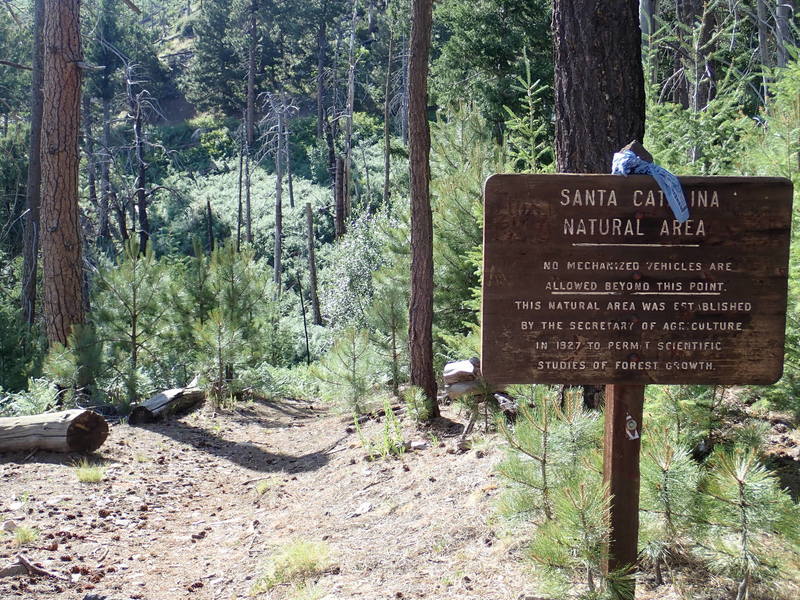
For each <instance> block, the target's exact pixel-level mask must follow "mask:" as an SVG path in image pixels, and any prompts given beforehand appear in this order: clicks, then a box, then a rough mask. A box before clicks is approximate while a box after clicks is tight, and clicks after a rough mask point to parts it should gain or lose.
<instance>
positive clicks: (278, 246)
mask: <svg viewBox="0 0 800 600" xmlns="http://www.w3.org/2000/svg"><path fill="white" fill-rule="evenodd" d="M282 140H283V97H281V104H280V107H279V108H278V141H277V145H276V149H275V255H274V257H273V265H274V267H275V272H274V275H273V281H274V282H275V285H276V287H277V293H278V295H280V292H281V253H282V251H283V249H282V246H283V202H282V200H283V198H282V196H283V161H282V160H281V155H282V154H283V144H282Z"/></svg>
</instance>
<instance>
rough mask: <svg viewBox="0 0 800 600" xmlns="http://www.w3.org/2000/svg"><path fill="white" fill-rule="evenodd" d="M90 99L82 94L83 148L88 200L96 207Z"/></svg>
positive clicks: (95, 171)
mask: <svg viewBox="0 0 800 600" xmlns="http://www.w3.org/2000/svg"><path fill="white" fill-rule="evenodd" d="M92 124H93V123H92V100H91V98H89V94H86V93H84V94H83V149H84V152H85V153H86V185H87V187H88V188H89V189H88V191H89V202H90V203H91V204H92V206H93V207H94V208H97V165H96V162H95V155H94V136H93V134H92Z"/></svg>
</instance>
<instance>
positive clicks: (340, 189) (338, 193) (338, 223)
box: [333, 156, 346, 239]
mask: <svg viewBox="0 0 800 600" xmlns="http://www.w3.org/2000/svg"><path fill="white" fill-rule="evenodd" d="M344 179H345V172H344V159H343V158H342V157H341V156H337V157H336V173H335V176H334V180H333V205H334V216H333V229H334V234H335V236H336V238H337V239H338V238H340V237H342V236H343V235H344V234H345V231H346V226H345V217H344V188H345V182H344Z"/></svg>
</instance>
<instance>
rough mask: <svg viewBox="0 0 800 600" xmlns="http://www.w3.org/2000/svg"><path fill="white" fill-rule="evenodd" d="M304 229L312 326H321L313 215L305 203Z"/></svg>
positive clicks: (307, 203) (308, 204)
mask: <svg viewBox="0 0 800 600" xmlns="http://www.w3.org/2000/svg"><path fill="white" fill-rule="evenodd" d="M306 229H307V235H308V277H309V281H310V289H309V294H310V295H311V309H312V311H313V313H314V325H322V314H321V312H320V310H319V296H317V258H316V251H315V249H314V242H315V240H314V215H313V214H312V212H311V203H310V202H306Z"/></svg>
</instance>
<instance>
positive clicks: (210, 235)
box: [206, 196, 214, 252]
mask: <svg viewBox="0 0 800 600" xmlns="http://www.w3.org/2000/svg"><path fill="white" fill-rule="evenodd" d="M213 216H214V215H213V213H212V212H211V197H210V196H206V238H207V240H208V251H209V252H213V251H214V222H213V220H212V219H213Z"/></svg>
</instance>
